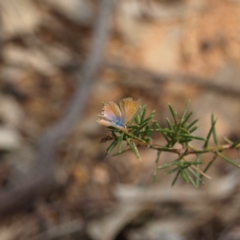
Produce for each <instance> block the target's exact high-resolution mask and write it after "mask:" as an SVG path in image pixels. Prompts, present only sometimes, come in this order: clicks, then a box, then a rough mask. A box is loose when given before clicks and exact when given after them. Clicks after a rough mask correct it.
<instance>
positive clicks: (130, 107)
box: [119, 98, 141, 125]
mask: <svg viewBox="0 0 240 240" xmlns="http://www.w3.org/2000/svg"><path fill="white" fill-rule="evenodd" d="M119 105H120V110H121V112H122V117H123V119H124V124H125V125H126V124H127V123H128V122H129V121H130V120H131V119H132V118H133V116H134V115H135V114H136V113H137V111H138V110H139V107H140V105H141V103H140V99H139V100H133V99H132V98H124V99H123V100H121V101H120V103H119Z"/></svg>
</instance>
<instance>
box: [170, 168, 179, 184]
mask: <svg viewBox="0 0 240 240" xmlns="http://www.w3.org/2000/svg"><path fill="white" fill-rule="evenodd" d="M179 174H180V170H178V172H177V174H176V176H175V178H174V179H173V181H172V186H174V184H175V183H176V181H177V179H178V177H179Z"/></svg>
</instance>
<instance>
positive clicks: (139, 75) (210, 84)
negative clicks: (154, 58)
mask: <svg viewBox="0 0 240 240" xmlns="http://www.w3.org/2000/svg"><path fill="white" fill-rule="evenodd" d="M105 67H107V68H112V69H114V70H116V71H120V72H121V71H122V72H124V73H127V74H130V75H132V76H134V77H135V78H134V87H136V86H137V85H138V84H137V82H136V81H141V80H142V79H145V80H146V79H151V80H153V81H155V82H156V83H165V82H168V81H173V82H177V83H182V84H188V85H189V84H191V85H195V86H197V87H198V88H201V89H205V90H209V91H214V92H217V93H221V94H224V95H228V96H231V97H240V89H236V88H233V87H229V86H228V85H227V84H226V85H220V84H216V83H214V82H215V81H214V80H213V79H208V78H203V77H199V76H194V75H189V74H181V73H168V72H154V71H150V70H147V69H143V68H131V67H128V66H125V65H122V64H118V63H110V62H106V63H105ZM120 84H133V82H132V81H129V80H128V79H126V80H125V81H124V78H123V81H120ZM146 84H147V82H146Z"/></svg>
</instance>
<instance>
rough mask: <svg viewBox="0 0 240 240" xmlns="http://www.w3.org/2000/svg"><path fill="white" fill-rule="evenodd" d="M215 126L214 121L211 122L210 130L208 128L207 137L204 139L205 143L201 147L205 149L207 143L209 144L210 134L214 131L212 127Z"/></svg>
mask: <svg viewBox="0 0 240 240" xmlns="http://www.w3.org/2000/svg"><path fill="white" fill-rule="evenodd" d="M215 124H216V121H213V122H212V125H211V128H210V130H209V132H208V135H207V137H206V141H205V143H204V145H203V147H204V148H206V147H207V146H208V143H209V140H210V137H211V134H212V133H213V131H214V126H215Z"/></svg>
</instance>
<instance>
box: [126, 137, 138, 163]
mask: <svg viewBox="0 0 240 240" xmlns="http://www.w3.org/2000/svg"><path fill="white" fill-rule="evenodd" d="M127 142H128V144H129V146H130V148H131V149H132V151H133V152H134V154H135V156H136V157H137V158H138V159H139V160H141V157H140V154H139V152H138V150H137V147H136V145H135V143H132V142H131V140H130V139H129V138H127Z"/></svg>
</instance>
